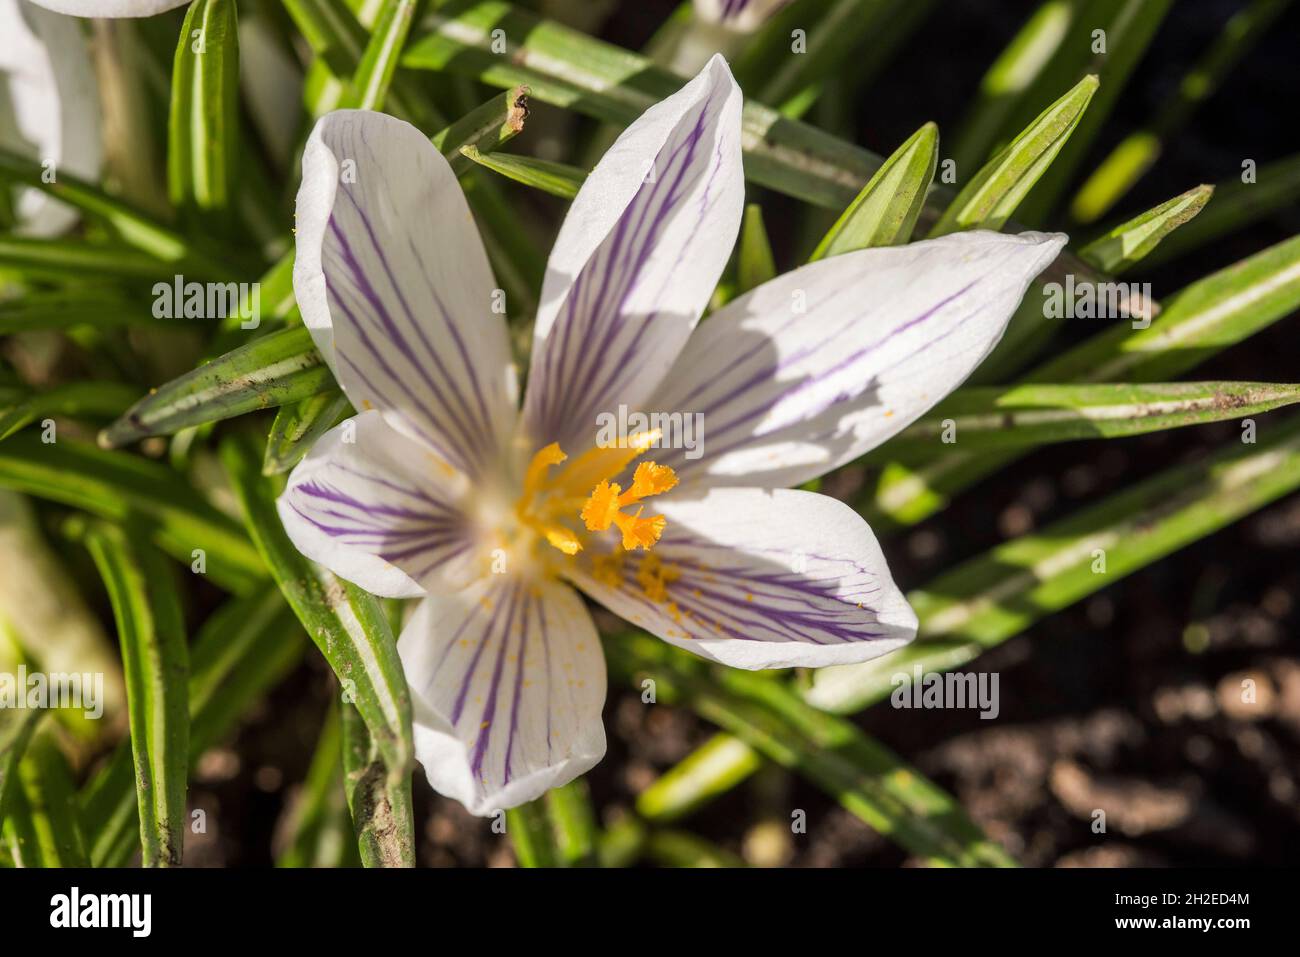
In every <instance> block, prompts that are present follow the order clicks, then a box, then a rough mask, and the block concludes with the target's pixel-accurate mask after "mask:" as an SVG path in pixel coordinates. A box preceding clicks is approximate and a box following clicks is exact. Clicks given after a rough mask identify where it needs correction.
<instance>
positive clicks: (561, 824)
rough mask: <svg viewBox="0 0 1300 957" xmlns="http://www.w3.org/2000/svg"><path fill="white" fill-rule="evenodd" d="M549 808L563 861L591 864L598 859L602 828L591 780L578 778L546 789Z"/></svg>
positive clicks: (576, 864)
mask: <svg viewBox="0 0 1300 957" xmlns="http://www.w3.org/2000/svg"><path fill="white" fill-rule="evenodd" d="M545 801H546V812H547V815H548V816H549V817H550V819H551V829H552V831H553V832H554V834H555V849H556V854H557V857H558V860H559V863H560V864H563V865H565V866H567V867H588V866H590V865H592V864H594V863H595V861H596V846H597V842H598V839H599V829H598V828H597V826H596V811H595V809H594V808H593V807H592V805H591V793H590V791H589V790H588V788H587V782H586V781H585V780H584V779H582V778H578V779H577V780H574V781H570V782H569V783H568V784H565V785H561V786H560V787H558V788H553V789H551V790H550V791H547V792H546V797H545Z"/></svg>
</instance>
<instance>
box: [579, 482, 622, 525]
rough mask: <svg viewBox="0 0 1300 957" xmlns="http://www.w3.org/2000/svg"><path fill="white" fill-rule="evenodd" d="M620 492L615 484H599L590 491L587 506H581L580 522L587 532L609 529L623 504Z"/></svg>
mask: <svg viewBox="0 0 1300 957" xmlns="http://www.w3.org/2000/svg"><path fill="white" fill-rule="evenodd" d="M621 491H622V487H621V486H620V485H619V484H618V483H617V482H601V483H600V484H599V485H597V486H596V487H595V488H594V489H592V491H591V495H590V496H588V498H587V504H585V505H584V506H582V522H583V524H584V525H586V526H587V529H588V530H589V531H592V532H603V531H605V530H606V529H607V528H609V526H610V524H611V523H612V522H613V521H614V518H615V517H616V516H617V515H618V510H619V507H620V506H621V505H622V504H623V503H622V501H621V499H620V496H619V492H621Z"/></svg>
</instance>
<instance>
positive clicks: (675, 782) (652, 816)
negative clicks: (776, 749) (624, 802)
mask: <svg viewBox="0 0 1300 957" xmlns="http://www.w3.org/2000/svg"><path fill="white" fill-rule="evenodd" d="M762 766H763V759H762V757H761V756H760V755H759V754H758V752H757V751H755V750H754V749H753V748H751V747H750V746H749V745H747V744H746V743H745V742H744V741H741V740H740V739H739V738H733V737H732V736H731V735H729V734H715V735H714V736H713V737H711V738H709V740H708V741H705V742H704V743H703V744H702V745H700V746H699V747H698V748H696V749H695V750H694V751H692V752H691V753H690V754H689V755H687V756H686V758H684V759H683V760H682V761H680V762H678V763H677V764H675V765H673V767H672V768H670V769H669V770H668V771H667V772H665V773H664V774H663V775H662V776H661V777H659V778H658V779H656V780H655V782H654V783H653V784H651V785H650V786H649V787H648V788H646V789H645V790H644V791H642V792H641V793H640V794H638V795H637V799H636V810H637V813H638V814H640V815H641V816H642V817H644V818H645V819H646V820H647V821H652V822H655V821H676V820H678V819H680V818H683V817H685V816H686V815H688V814H690V813H691V812H692V811H695V810H696V809H698V808H700V807H703V806H704V805H705V804H708V803H709V802H710V801H712V800H713V799H714V798H716V797H720V796H721V795H723V794H725V793H727V792H728V791H730V790H731V789H732V788H733V787H735V786H736V785H737V784H739V783H740V782H741V781H743V780H745V778H747V777H749V776H750V775H751V774H753V773H754V772H755V771H757V770H758V769H759V768H760V767H762Z"/></svg>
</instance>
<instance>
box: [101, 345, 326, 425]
mask: <svg viewBox="0 0 1300 957" xmlns="http://www.w3.org/2000/svg"><path fill="white" fill-rule="evenodd" d="M333 384H334V376H333V374H332V373H331V372H330V370H329V367H328V366H326V365H325V360H324V359H322V358H321V355H320V353H319V352H317V351H316V346H315V345H314V344H313V342H312V338H311V334H310V333H309V332H308V331H307V330H306V329H305V328H303V327H301V326H296V327H294V328H290V329H281V330H280V331H278V332H272V333H270V334H268V335H265V336H262V337H260V338H258V339H254V340H253V341H252V342H249V343H247V344H246V345H242V346H240V347H239V348H237V349H234V350H233V351H231V352H227V353H226V354H225V355H223V356H220V357H219V358H216V359H213V360H212V361H211V362H209V363H207V364H206V365H201V366H199V367H198V368H197V369H195V370H193V371H192V372H187V373H185V374H184V375H183V376H180V377H179V378H176V379H173V380H172V381H171V382H168V383H166V384H165V385H162V386H159V387H158V388H157V389H154V390H152V391H151V392H150V393H149V395H147V396H145V397H144V398H143V399H141V400H140V401H139V402H137V403H136V404H135V405H133V406H132V407H131V408H130V409H129V410H127V412H126V414H125V415H123V416H122V417H121V418H120V419H118V420H117V421H116V422H114V423H113V424H112V425H111V426H109V427H108V428H107V429H105V430H104V431H103V432H101V433H100V436H99V443H100V445H102V446H104V447H105V448H121V447H122V446H124V445H127V444H129V443H131V442H136V441H138V440H140V439H143V438H145V437H147V436H150V435H167V434H170V433H173V432H179V431H180V430H181V429H184V428H188V427H190V426H194V425H202V424H204V423H206V422H219V421H220V420H222V419H229V418H233V417H234V416H237V415H244V414H246V413H248V412H256V411H258V410H260V409H268V408H272V407H275V406H280V405H285V404H287V403H290V402H297V401H298V400H300V399H304V398H307V397H308V396H312V395H316V394H317V393H319V392H324V391H325V390H326V389H329V388H331V387H332V386H333Z"/></svg>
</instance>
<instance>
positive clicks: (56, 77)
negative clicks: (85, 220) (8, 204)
mask: <svg viewBox="0 0 1300 957" xmlns="http://www.w3.org/2000/svg"><path fill="white" fill-rule="evenodd" d="M0 36H2V37H3V38H4V39H3V42H0V146H3V147H4V148H5V149H8V150H12V151H13V152H15V153H19V154H21V155H23V156H26V157H29V158H31V159H34V160H36V161H37V162H39V163H42V164H45V165H46V168H47V169H48V170H49V171H50V173H51V175H53V176H54V177H56V178H57V177H58V175H59V173H60V172H68V173H72V174H74V175H75V176H78V177H80V178H82V179H88V180H91V181H94V180H96V179H98V178H99V170H100V165H101V164H102V162H103V150H102V147H101V146H100V138H99V94H98V87H97V85H96V82H95V74H94V71H93V70H92V69H91V64H90V50H89V47H88V45H87V43H86V39H85V37H84V36H83V35H82V33H81V26H80V24H78V23H77V22H76V21H75V20H69V19H68V18H67V17H60V16H57V15H55V14H53V13H50V12H49V11H47V10H42V9H41V8H40V7H37V6H33V5H32V4H30V3H28V2H26V0H0ZM13 195H14V212H15V214H16V217H17V221H18V225H17V232H19V233H22V234H25V235H31V236H56V235H58V234H59V233H62V232H65V231H67V230H68V229H70V228H71V227H72V225H73V224H74V223H75V222H76V221H77V213H76V211H75V210H73V209H72V207H70V206H68V205H66V204H64V203H61V202H59V201H58V200H56V199H54V198H52V197H51V196H49V195H48V194H46V193H43V192H41V191H40V190H38V189H34V188H32V187H29V186H20V187H17V188H15V190H14V193H13Z"/></svg>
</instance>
